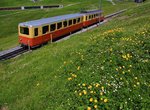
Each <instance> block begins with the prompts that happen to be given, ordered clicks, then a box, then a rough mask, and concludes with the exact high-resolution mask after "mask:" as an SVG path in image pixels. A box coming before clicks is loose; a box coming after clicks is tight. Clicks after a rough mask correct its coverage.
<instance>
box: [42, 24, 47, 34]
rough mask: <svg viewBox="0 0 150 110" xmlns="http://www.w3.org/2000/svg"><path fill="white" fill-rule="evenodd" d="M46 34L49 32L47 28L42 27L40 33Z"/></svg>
mask: <svg viewBox="0 0 150 110" xmlns="http://www.w3.org/2000/svg"><path fill="white" fill-rule="evenodd" d="M47 32H49V26H44V27H42V33H43V34H45V33H47Z"/></svg>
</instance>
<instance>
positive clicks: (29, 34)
mask: <svg viewBox="0 0 150 110" xmlns="http://www.w3.org/2000/svg"><path fill="white" fill-rule="evenodd" d="M99 20H100V21H102V20H103V17H102V16H101V11H99V10H96V11H89V12H84V13H75V14H67V15H62V16H56V17H51V18H43V19H39V20H34V21H28V22H23V23H20V24H19V25H18V34H19V43H20V44H21V45H25V46H30V47H34V46H38V45H41V44H43V43H46V42H48V41H51V40H54V39H57V38H59V37H61V36H64V35H67V34H70V33H72V32H74V31H77V30H80V29H82V28H84V27H87V26H90V25H92V24H95V23H97V22H98V21H99Z"/></svg>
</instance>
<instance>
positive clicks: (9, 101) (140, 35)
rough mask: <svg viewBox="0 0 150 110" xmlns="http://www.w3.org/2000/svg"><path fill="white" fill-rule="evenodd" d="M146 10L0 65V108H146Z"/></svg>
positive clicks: (149, 59)
mask: <svg viewBox="0 0 150 110" xmlns="http://www.w3.org/2000/svg"><path fill="white" fill-rule="evenodd" d="M149 7H150V2H145V3H143V4H141V5H138V6H134V7H131V8H129V9H128V11H127V12H125V13H124V14H121V15H120V16H118V17H115V18H113V19H112V20H111V21H109V22H107V23H106V24H103V25H102V26H100V27H98V28H95V29H93V30H89V31H88V32H86V33H82V34H80V35H75V36H73V37H71V38H70V39H68V40H65V41H62V42H59V43H52V44H49V45H46V46H44V47H42V48H40V49H38V50H35V51H33V52H30V53H27V54H24V55H21V56H19V57H17V58H14V59H11V60H8V61H4V62H0V107H1V108H5V109H7V110H8V109H9V110H76V109H77V110H84V109H87V110H94V109H97V110H112V109H113V110H118V109H122V110H146V109H150V97H149V96H150V93H149V92H148V91H150V80H149V77H150V74H149V73H150V70H149V68H150V66H149V65H150V54H149V52H150V25H149V24H150V14H149V13H150V8H149ZM104 9H105V8H104ZM113 9H114V10H115V8H114V7H111V9H109V10H113ZM106 10H107V9H106ZM66 12H67V11H66ZM47 15H48V14H47ZM47 15H45V16H47ZM12 33H13V32H12Z"/></svg>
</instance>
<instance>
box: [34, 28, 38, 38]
mask: <svg viewBox="0 0 150 110" xmlns="http://www.w3.org/2000/svg"><path fill="white" fill-rule="evenodd" d="M34 36H38V28H34Z"/></svg>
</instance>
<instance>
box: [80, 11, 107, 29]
mask: <svg viewBox="0 0 150 110" xmlns="http://www.w3.org/2000/svg"><path fill="white" fill-rule="evenodd" d="M83 13H84V18H83V21H84V22H83V26H84V27H88V26H90V25H93V24H95V23H98V22H102V21H103V20H104V17H103V16H102V11H101V10H93V11H85V12H83Z"/></svg>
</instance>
